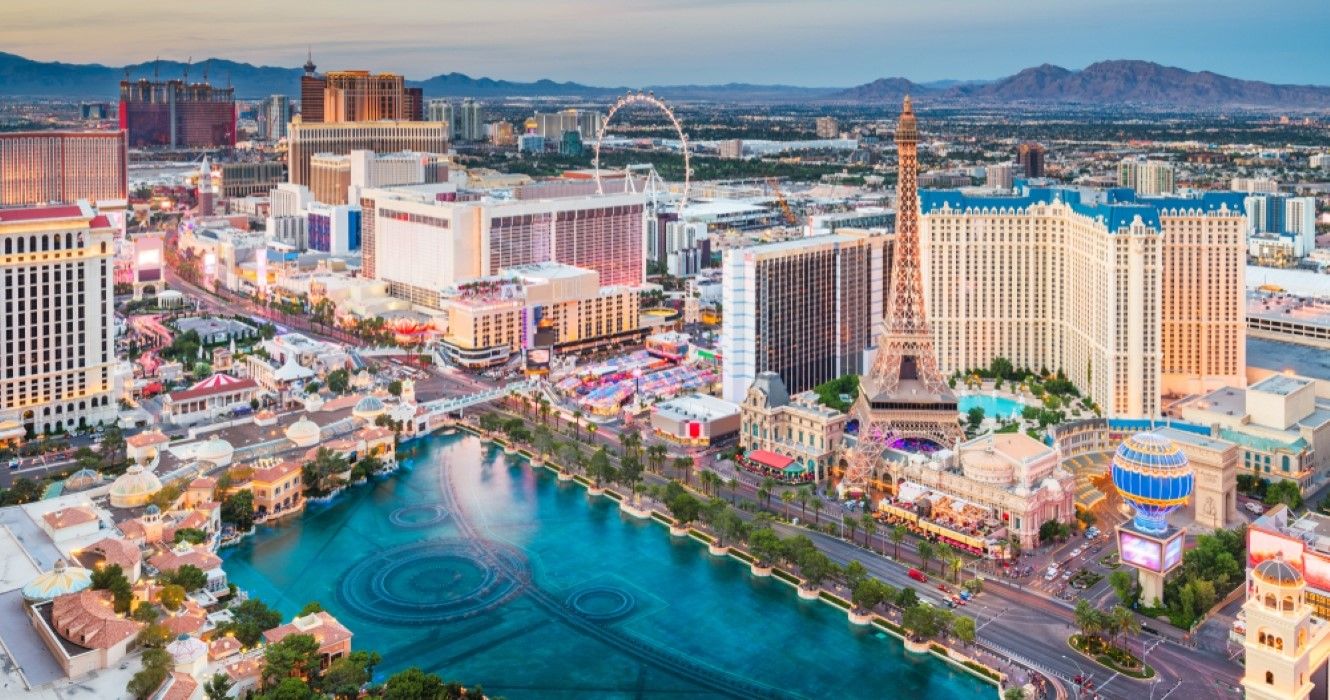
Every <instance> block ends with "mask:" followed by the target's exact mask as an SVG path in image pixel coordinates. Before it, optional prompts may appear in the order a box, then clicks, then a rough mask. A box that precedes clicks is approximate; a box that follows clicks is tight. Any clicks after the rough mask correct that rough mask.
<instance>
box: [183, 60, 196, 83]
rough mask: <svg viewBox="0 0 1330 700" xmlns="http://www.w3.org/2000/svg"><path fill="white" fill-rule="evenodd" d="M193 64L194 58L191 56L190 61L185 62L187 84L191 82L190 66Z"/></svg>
mask: <svg viewBox="0 0 1330 700" xmlns="http://www.w3.org/2000/svg"><path fill="white" fill-rule="evenodd" d="M192 63H194V57H193V56H190V57H189V58H188V59H186V60H185V82H187V83H188V82H189V66H190V64H192Z"/></svg>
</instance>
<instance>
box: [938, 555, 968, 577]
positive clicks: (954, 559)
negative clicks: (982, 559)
mask: <svg viewBox="0 0 1330 700" xmlns="http://www.w3.org/2000/svg"><path fill="white" fill-rule="evenodd" d="M942 560H943V561H945V562H946V564H947V568H948V569H950V570H951V576H952V579H953V580H954V581H955V582H956V584H957V585H959V584H960V582H961V569H964V568H965V559H963V558H962V557H961V555H959V554H957V553H955V552H953V551H951V550H947V551H946V552H945V553H944V554H943V555H942Z"/></svg>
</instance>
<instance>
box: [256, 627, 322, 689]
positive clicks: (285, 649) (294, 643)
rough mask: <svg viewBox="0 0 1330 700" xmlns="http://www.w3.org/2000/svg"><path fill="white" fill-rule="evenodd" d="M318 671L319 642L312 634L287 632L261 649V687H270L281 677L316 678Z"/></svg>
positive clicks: (279, 680)
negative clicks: (279, 639)
mask: <svg viewBox="0 0 1330 700" xmlns="http://www.w3.org/2000/svg"><path fill="white" fill-rule="evenodd" d="M318 673H319V643H318V641H317V640H315V639H314V637H313V635H308V634H289V635H287V636H286V637H284V638H283V639H282V640H281V641H279V642H275V643H273V644H269V645H268V646H267V647H265V648H264V650H263V673H262V676H261V678H262V680H263V687H265V688H271V687H273V686H275V685H276V684H277V683H279V682H281V680H282V679H283V678H291V677H297V676H298V677H305V678H310V679H316V678H317V677H318Z"/></svg>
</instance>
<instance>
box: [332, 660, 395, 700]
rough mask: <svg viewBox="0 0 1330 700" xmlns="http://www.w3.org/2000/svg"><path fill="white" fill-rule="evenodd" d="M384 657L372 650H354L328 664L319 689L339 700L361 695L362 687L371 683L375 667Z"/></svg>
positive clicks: (348, 699) (349, 699)
mask: <svg viewBox="0 0 1330 700" xmlns="http://www.w3.org/2000/svg"><path fill="white" fill-rule="evenodd" d="M382 660H383V659H382V657H380V656H379V655H378V653H376V652H372V651H353V652H351V653H350V654H348V655H347V656H344V657H342V658H340V659H338V660H336V661H334V662H332V663H331V664H329V666H328V670H327V671H325V672H324V673H323V677H322V678H321V679H320V681H319V686H318V689H319V690H321V691H322V692H324V693H327V694H329V695H332V696H333V697H334V698H338V700H351V699H352V698H356V697H359V695H360V688H361V687H362V686H364V685H365V684H366V683H369V681H370V678H372V677H373V675H374V667H375V666H377V665H379V662H380V661H382Z"/></svg>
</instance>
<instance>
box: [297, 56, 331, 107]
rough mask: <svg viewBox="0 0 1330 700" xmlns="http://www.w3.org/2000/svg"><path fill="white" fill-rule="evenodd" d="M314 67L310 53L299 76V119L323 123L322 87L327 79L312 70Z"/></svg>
mask: <svg viewBox="0 0 1330 700" xmlns="http://www.w3.org/2000/svg"><path fill="white" fill-rule="evenodd" d="M315 68H316V66H315V65H314V55H313V53H311V54H310V56H309V59H308V60H306V61H305V72H304V73H303V74H301V76H300V120H301V121H302V122H304V123H306V124H321V123H323V88H324V87H325V86H326V85H327V81H326V80H324V79H323V76H321V75H319V74H318V73H316V72H314V69H315Z"/></svg>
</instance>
